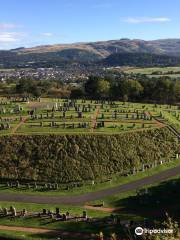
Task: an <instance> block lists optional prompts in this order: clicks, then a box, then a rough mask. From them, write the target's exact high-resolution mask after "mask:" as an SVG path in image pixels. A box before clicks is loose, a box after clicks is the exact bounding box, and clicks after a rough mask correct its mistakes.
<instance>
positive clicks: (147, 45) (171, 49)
mask: <svg viewBox="0 0 180 240" xmlns="http://www.w3.org/2000/svg"><path fill="white" fill-rule="evenodd" d="M140 53H141V54H142V53H143V55H140V59H138V62H139V61H141V57H143V59H142V61H144V57H145V58H147V57H148V54H150V55H151V57H150V58H152V55H153V56H155V58H156V56H158V61H156V60H155V62H153V64H152V65H154V64H158V65H164V64H165V65H177V64H180V39H163V40H154V41H144V40H138V39H137V40H130V39H120V40H110V41H99V42H88V43H74V44H55V45H44V46H37V47H32V48H23V47H22V48H17V49H12V50H1V51H0V64H1V66H2V67H12V66H24V65H27V66H29V65H30V66H31V65H32V64H36V63H38V64H39V63H41V64H40V66H41V65H42V63H46V64H45V65H47V63H49V64H50V66H51V65H53V66H56V65H62V64H65V63H67V62H68V63H69V62H79V63H96V62H98V63H99V61H100V62H101V63H102V64H107V65H111V64H112V62H113V64H112V65H114V59H113V60H112V57H113V58H115V61H116V62H117V63H116V64H115V65H118V61H117V54H120V55H118V58H119V57H120V58H121V59H122V58H126V56H128V57H129V55H126V54H133V55H132V56H131V55H130V57H131V58H134V57H135V56H137V55H136V54H140ZM123 54H125V55H123ZM144 54H146V55H144ZM162 55H163V61H162V62H161V61H160V62H159V56H162ZM167 56H168V59H167V60H166V57H167ZM169 56H170V59H169ZM138 58H139V57H138ZM104 59H106V60H105V61H104ZM109 59H110V62H109ZM164 59H165V60H164ZM151 61H152V59H151V60H150V62H149V63H151ZM153 61H154V60H153ZM125 63H126V64H128V63H129V61H128V62H127V61H126V62H125ZM120 64H122V65H125V64H124V63H123V62H122V61H120ZM129 65H131V63H130V64H129ZM133 65H134V60H133ZM38 66H39V65H38Z"/></svg>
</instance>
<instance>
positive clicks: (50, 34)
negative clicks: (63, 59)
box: [41, 32, 53, 37]
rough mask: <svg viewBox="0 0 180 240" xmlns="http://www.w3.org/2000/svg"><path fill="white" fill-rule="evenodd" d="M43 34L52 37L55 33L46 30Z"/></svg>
mask: <svg viewBox="0 0 180 240" xmlns="http://www.w3.org/2000/svg"><path fill="white" fill-rule="evenodd" d="M41 35H43V36H44V37H52V36H53V33H50V32H45V33H41Z"/></svg>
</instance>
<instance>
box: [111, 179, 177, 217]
mask: <svg viewBox="0 0 180 240" xmlns="http://www.w3.org/2000/svg"><path fill="white" fill-rule="evenodd" d="M113 205H114V207H116V208H118V207H119V206H121V207H122V206H123V207H124V208H123V209H122V210H121V213H123V212H124V213H130V214H136V215H138V216H141V217H143V218H149V219H150V218H152V219H161V218H163V219H164V218H165V214H166V212H168V213H169V214H170V215H171V216H172V217H173V218H174V219H176V220H177V221H179V222H180V178H178V179H174V180H169V181H164V182H162V183H161V184H159V185H157V186H152V187H149V188H144V189H140V190H139V191H137V194H136V195H135V196H130V197H127V198H124V199H120V200H117V201H115V202H114V204H113Z"/></svg>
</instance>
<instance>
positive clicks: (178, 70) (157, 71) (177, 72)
mask: <svg viewBox="0 0 180 240" xmlns="http://www.w3.org/2000/svg"><path fill="white" fill-rule="evenodd" d="M124 72H125V73H129V74H130V73H134V74H145V75H147V76H149V77H161V76H166V77H170V78H172V79H179V78H180V67H154V68H133V67H132V68H128V69H127V68H126V69H124Z"/></svg>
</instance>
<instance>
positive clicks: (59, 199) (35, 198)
mask: <svg viewBox="0 0 180 240" xmlns="http://www.w3.org/2000/svg"><path fill="white" fill-rule="evenodd" d="M178 174H180V166H178V167H175V168H172V169H168V170H165V171H163V172H160V173H158V174H155V175H153V176H148V177H145V178H142V179H139V180H136V181H133V182H129V183H126V184H122V185H119V186H116V187H112V188H109V189H104V190H100V191H97V192H90V193H85V194H81V195H76V196H42V195H41V196H39V195H28V194H18V193H0V201H6V202H7V201H9V202H10V201H11V202H23V203H39V204H71V205H80V204H85V203H86V202H89V201H93V200H97V199H102V198H104V197H107V196H111V195H114V194H117V193H123V192H127V191H131V190H136V189H138V188H141V187H143V186H145V185H149V184H154V183H157V182H160V181H163V180H166V179H168V178H170V177H175V176H177V175H178Z"/></svg>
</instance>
